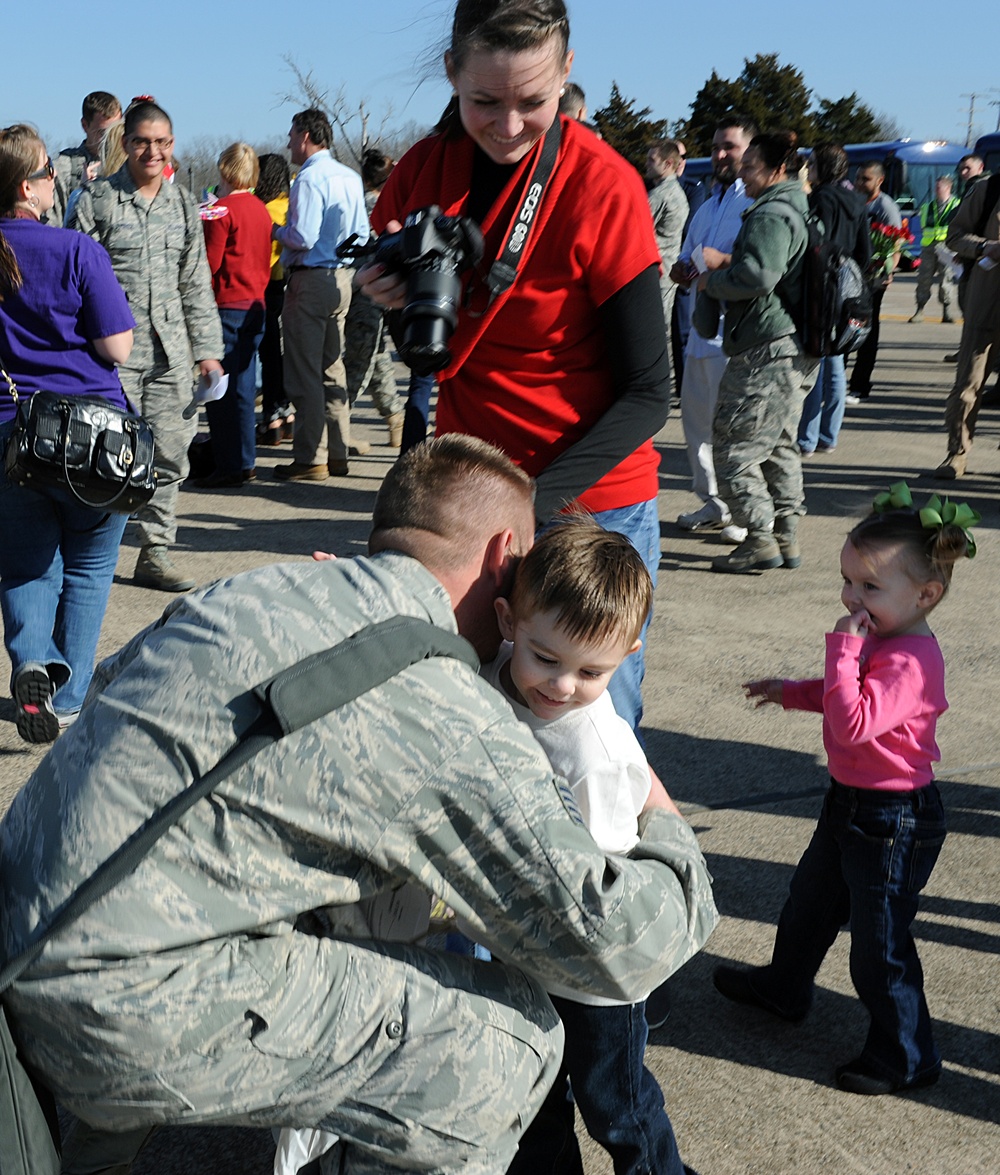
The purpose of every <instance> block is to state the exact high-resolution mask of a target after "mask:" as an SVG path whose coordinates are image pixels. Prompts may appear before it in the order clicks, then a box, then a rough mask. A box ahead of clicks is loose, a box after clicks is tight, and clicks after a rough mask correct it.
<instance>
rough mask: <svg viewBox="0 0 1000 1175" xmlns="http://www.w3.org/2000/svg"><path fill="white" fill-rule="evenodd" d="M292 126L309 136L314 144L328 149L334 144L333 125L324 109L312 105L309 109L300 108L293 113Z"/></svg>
mask: <svg viewBox="0 0 1000 1175" xmlns="http://www.w3.org/2000/svg"><path fill="white" fill-rule="evenodd" d="M292 126H293V127H295V129H296V130H297V131H298V132H299V133H300V134H306V135H308V136H309V138H310V140H311V142H312V143H313V145H314V146H316V147H319V148H321V149H328V148H330V147H332V146H333V127H331V126H330V120H329V119H328V118H327V117H326V115H325V114H324V113H323V111H322V110H317V109H316V107H315V106H311V107H310V108H309V109H308V110H300V111H299V113H298V114H293V115H292Z"/></svg>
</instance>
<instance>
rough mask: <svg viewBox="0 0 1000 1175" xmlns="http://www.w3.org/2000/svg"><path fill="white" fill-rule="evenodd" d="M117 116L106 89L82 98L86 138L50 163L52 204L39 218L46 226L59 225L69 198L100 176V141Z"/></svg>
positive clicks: (115, 102)
mask: <svg viewBox="0 0 1000 1175" xmlns="http://www.w3.org/2000/svg"><path fill="white" fill-rule="evenodd" d="M121 116H122V107H121V103H120V102H119V101H118V99H117V98H116V97H115V96H114V94H109V93H108V92H107V90H94V91H93V93H90V94H88V95H87V96H86V98H84V100H83V116H82V117H81V119H80V125H81V126H82V127H83V131H84V135H85V136H86V137H85V138H84V140H83V142H82V143H81V144H80V146H79V147H67V148H66V149H65V150H64V151H60V152H59V154H58V155H57V156H56V158H55V160H54V163H55V169H56V175H55V181H56V182H55V190H54V193H53V194H54V197H55V202H54V203H53V205H52V208H51V210H50V211H49V212H47V213H46V214H45V216H44V217H43V218H42V219H43V220H44V221H45V223H46V224H55V225H59V226H61V225H62V223H63V221H64V219H65V216H66V208H67V205H68V203H69V198H70V196H72V194H73V193H74V192H75V191H76V189H77V188H79V187H82V186H83V184H85V183H86V182H87V180H88V179H94V178H96V176H97V175H98V174H99V173H100V169H101V141H102V140H103V138H104V134H105V132H106V131H107V129H108V128H109V127H111V126H113V125H114V124H115V123H116V122H117V121H118V120H119V119H120V118H121Z"/></svg>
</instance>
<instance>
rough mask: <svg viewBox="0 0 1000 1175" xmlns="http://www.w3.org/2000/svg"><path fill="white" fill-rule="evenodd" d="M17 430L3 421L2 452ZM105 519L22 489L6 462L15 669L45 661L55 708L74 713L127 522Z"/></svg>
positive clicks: (90, 667)
mask: <svg viewBox="0 0 1000 1175" xmlns="http://www.w3.org/2000/svg"><path fill="white" fill-rule="evenodd" d="M13 430H14V424H13V421H10V422H8V423H6V424H3V425H0V453H2V452H3V450H4V449H5V448H6V445H7V439H8V438H9V437H10V435H11V433H12V432H13ZM101 518H102V514H101V512H100V511H98V510H91V509H89V508H88V507H86V506H81V505H80V504H79V503H78V502H76V501H75V500H74V499H73V497H72V495H71V494H70V493H69V492H68V491H65V490H55V489H54V490H46V491H44V492H42V491H38V490H29V489H23V488H22V487H21V486H18V485H14V484H13V482H11V481H9V480H8V478H7V474H6V472H5V471H4V469H3V463H2V461H0V609H2V612H3V635H4V645H5V646H6V649H7V652H8V654H9V656H10V661H11V667H12V669H13V671H14V672H16V671H17V670H18V669H19V668H20V667H21V666H22V665H23V664H24V663H25V662H27V661H40V662H41V663H42V664H43V665H45V666H46V667H47V668H48V670H49V675H50V676H51V678H52V681H53V683H54V684H55V685H56V686H58V689H57V691H56V694H55V697H54V698H53V702H52V704H53V708H54V709H55V711H56V714H58V715H59V716H60V717H63V716H66V715H70V714H75V713H76V712H77V711H78V710H79V709H80V707H81V706H82V705H83V699H84V697H85V696H86V693H87V687H88V686H89V685H90V679H91V677H92V676H93V673H94V655H95V653H96V652H97V640H98V637H99V636H100V635H101V624H102V622H103V620H104V611H105V609H106V608H107V604H108V594H109V592H110V591H111V582H112V580H113V579H114V575H115V566H116V564H117V562H118V547H119V544H120V543H121V538H122V533H123V532H124V530H125V523H126V521H127V519H126V516H125V515H124V514H111V515H109V516H108V517H107V518H106V519H105V520H104V521H103V522H101V523H100V525H99V526H97V527H96V528H95V529H93V530H91V529H90V528H91V527H93V526H94V523H95V522H98V521H99V520H100V519H101Z"/></svg>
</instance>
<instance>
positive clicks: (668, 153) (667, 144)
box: [649, 139, 681, 166]
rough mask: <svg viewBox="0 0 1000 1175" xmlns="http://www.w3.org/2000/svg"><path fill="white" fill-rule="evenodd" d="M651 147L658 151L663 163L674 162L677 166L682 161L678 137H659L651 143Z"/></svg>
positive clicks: (658, 156) (651, 149) (657, 154)
mask: <svg viewBox="0 0 1000 1175" xmlns="http://www.w3.org/2000/svg"><path fill="white" fill-rule="evenodd" d="M649 149H650V151H654V152H655V153H656V156H657V158H658V159H659V160H660V162H661V163H673V164H674V165H675V166H676V165H677V164H678V163H680V161H681V149H680V147H678V145H677V140H676V139H657V140H656V141H655V142H653V143H650V145H649Z"/></svg>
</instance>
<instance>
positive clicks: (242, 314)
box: [205, 302, 264, 474]
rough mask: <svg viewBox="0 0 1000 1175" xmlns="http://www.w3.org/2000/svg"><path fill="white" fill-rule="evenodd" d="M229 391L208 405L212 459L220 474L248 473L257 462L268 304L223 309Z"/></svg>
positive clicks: (222, 318)
mask: <svg viewBox="0 0 1000 1175" xmlns="http://www.w3.org/2000/svg"><path fill="white" fill-rule="evenodd" d="M219 318H220V320H221V321H222V342H223V345H224V347H225V351H226V353H225V356H224V357H223V360H222V366H223V369H224V370H225V371H226V372H227V373H228V375H229V388H228V389H227V391H226V394H225V395H224V396H223V397H222V399H221V400H213V401H211V402H210V403H209V404H206V405H205V413H206V415H207V417H208V430H209V432H210V433H211V434H212V456H213V457H214V458H215V468H216V470H217V472H219V473H231V474H237V473H244V472H249V471H250V470H251V469H253V467H254V465H255V464H256V461H257V419H256V409H255V402H256V399H257V348H258V347H259V346H260V340H261V339H262V338H263V336H264V303H263V302H260V303H258V304H257V305H256V306H251V307H250V309H249V310H233V309H231V308H227V307H225V306H220V307H219Z"/></svg>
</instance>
